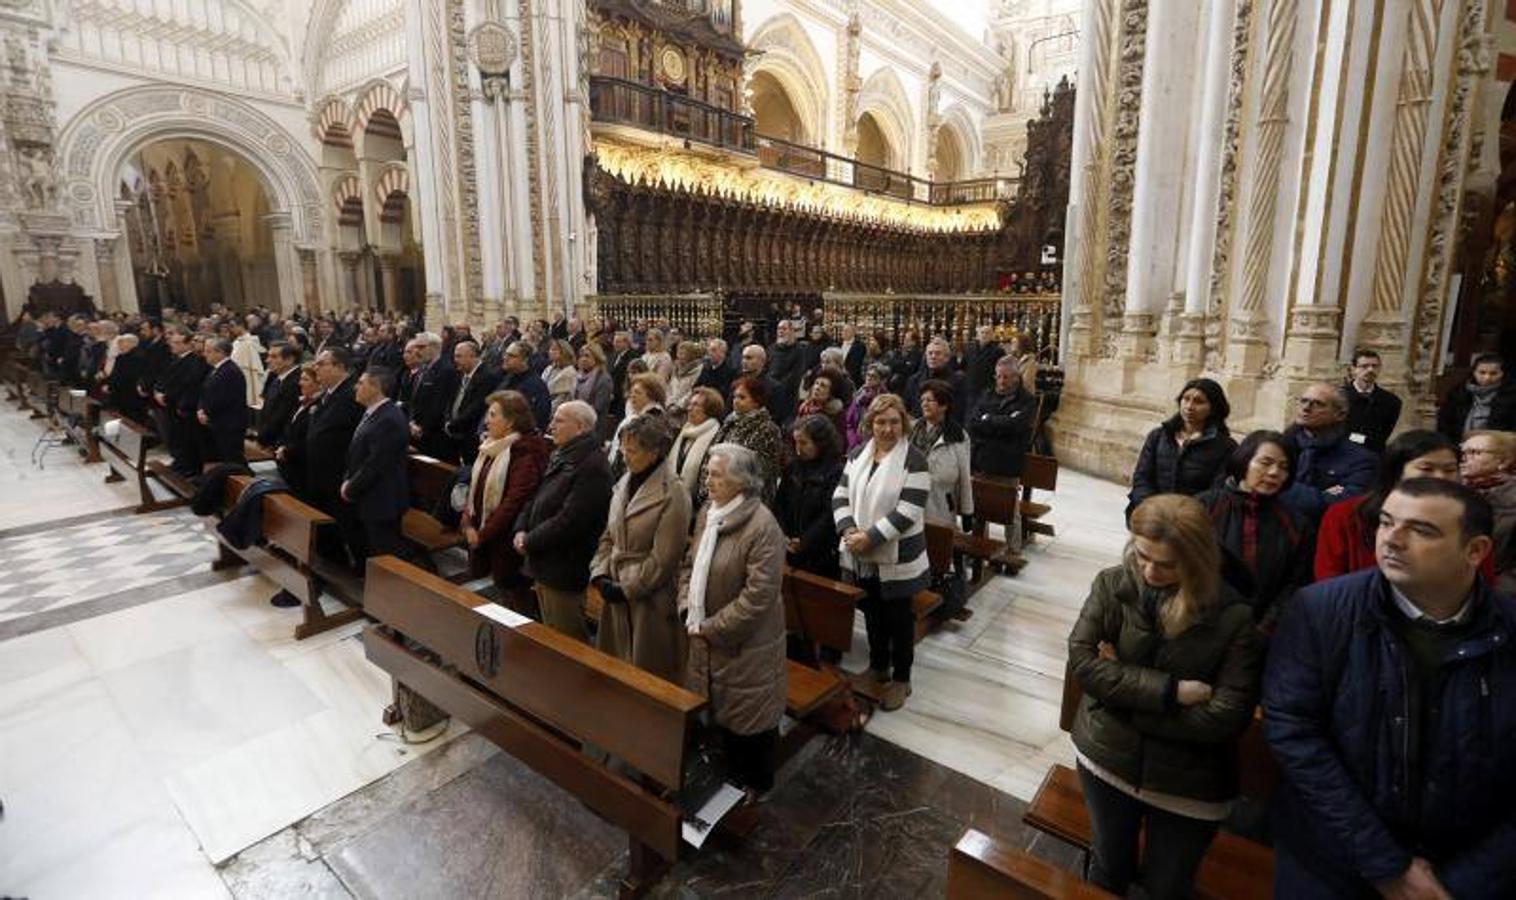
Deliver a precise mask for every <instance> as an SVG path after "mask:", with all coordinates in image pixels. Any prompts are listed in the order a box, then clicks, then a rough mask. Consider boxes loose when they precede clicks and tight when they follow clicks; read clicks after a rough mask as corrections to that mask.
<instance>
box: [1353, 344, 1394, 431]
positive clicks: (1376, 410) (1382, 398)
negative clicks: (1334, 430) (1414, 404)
mask: <svg viewBox="0 0 1516 900" xmlns="http://www.w3.org/2000/svg"><path fill="white" fill-rule="evenodd" d="M1382 365H1383V364H1382V363H1381V362H1380V359H1379V354H1378V353H1375V352H1374V351H1373V350H1370V349H1368V348H1366V347H1359V348H1358V349H1356V350H1354V351H1353V364H1352V366H1351V367H1349V370H1348V377H1347V379H1346V380H1345V381H1344V382H1343V385H1342V394H1343V396H1344V397H1346V398H1347V401H1348V421H1347V428H1348V440H1350V441H1353V442H1355V443H1359V444H1362V445H1363V446H1365V447H1367V448H1369V449H1370V450H1373V451H1374V452H1375V453H1383V452H1384V445H1385V443H1386V442H1387V441H1389V439H1390V433H1391V432H1393V431H1394V430H1395V423H1396V422H1398V421H1400V407H1401V402H1400V398H1399V397H1397V396H1395V394H1393V393H1391V392H1390V391H1387V390H1385V389H1384V388H1382V387H1380V386H1379V369H1380V367H1381V366H1382Z"/></svg>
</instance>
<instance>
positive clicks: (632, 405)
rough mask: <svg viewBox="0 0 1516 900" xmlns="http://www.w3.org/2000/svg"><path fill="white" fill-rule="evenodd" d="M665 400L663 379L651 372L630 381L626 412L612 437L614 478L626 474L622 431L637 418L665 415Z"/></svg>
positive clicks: (611, 455)
mask: <svg viewBox="0 0 1516 900" xmlns="http://www.w3.org/2000/svg"><path fill="white" fill-rule="evenodd" d="M663 399H664V388H663V379H661V378H659V377H658V376H657V375H654V374H653V373H651V372H639V373H638V374H636V375H633V376H632V377H631V378H630V379H629V380H628V382H627V386H626V411H625V412H624V413H623V415H622V416H621V422H620V423H619V424H618V425H617V426H616V433H615V434H614V435H612V436H611V448H610V453H609V454H608V455H609V457H610V460H611V477H612V478H620V477H621V476H622V475H623V474H624V473H625V472H626V460H624V459H622V458H621V431H622V429H624V428H626V423H628V422H630V421H631V420H632V419H634V418H636V417H637V416H661V415H663Z"/></svg>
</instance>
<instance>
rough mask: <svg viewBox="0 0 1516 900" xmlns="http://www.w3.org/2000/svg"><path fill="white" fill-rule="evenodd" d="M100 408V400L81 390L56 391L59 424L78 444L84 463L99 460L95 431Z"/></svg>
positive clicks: (98, 447) (98, 444) (98, 442)
mask: <svg viewBox="0 0 1516 900" xmlns="http://www.w3.org/2000/svg"><path fill="white" fill-rule="evenodd" d="M100 409H101V404H100V401H99V400H96V399H95V398H94V397H91V396H90V395H89V394H87V393H85V392H84V391H82V390H78V389H75V390H60V391H59V392H58V417H59V420H60V421H59V424H60V425H61V426H62V427H63V430H64V431H65V432H67V433H68V436H69V438H71V439H72V440H73V442H74V444H75V445H76V446H78V448H79V453H80V454H82V455H83V456H84V461H85V462H86V463H97V462H100V461H101V456H100V438H99V435H98V433H97V431H98V428H99V425H100Z"/></svg>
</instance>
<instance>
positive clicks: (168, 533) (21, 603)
mask: <svg viewBox="0 0 1516 900" xmlns="http://www.w3.org/2000/svg"><path fill="white" fill-rule="evenodd" d="M215 555H216V542H215V539H214V538H212V537H211V535H210V533H209V532H207V530H206V528H205V524H204V522H203V521H202V520H201V519H200V518H199V517H198V516H196V515H194V514H193V513H191V512H190V511H189V510H188V509H176V510H170V511H167V512H162V513H156V514H153V515H144V516H112V517H107V518H103V519H101V520H99V521H95V522H88V523H84V524H78V525H71V526H65V527H62V528H56V529H50V530H45V531H40V532H34V533H31V534H26V535H22V536H17V537H11V538H5V539H0V622H6V621H10V620H14V619H18V618H21V617H23V616H28V615H32V614H35V613H39V612H44V611H49V610H56V609H58V608H60V607H64V606H69V605H72V604H75V603H82V602H84V601H86V600H92V599H94V598H97V597H102V596H105V595H108V594H115V593H119V592H121V591H126V590H132V589H135V588H142V587H147V586H150V585H153V584H156V583H158V582H162V581H168V580H170V579H173V578H178V577H180V576H183V575H188V574H191V573H193V572H198V571H204V570H206V569H207V568H209V565H210V562H211V560H213V559H214V558H215Z"/></svg>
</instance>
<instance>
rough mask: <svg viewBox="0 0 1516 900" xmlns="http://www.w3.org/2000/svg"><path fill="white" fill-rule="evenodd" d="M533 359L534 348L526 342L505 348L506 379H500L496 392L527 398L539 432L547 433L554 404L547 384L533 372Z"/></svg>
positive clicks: (519, 342)
mask: <svg viewBox="0 0 1516 900" xmlns="http://www.w3.org/2000/svg"><path fill="white" fill-rule="evenodd" d="M531 359H532V346H531V345H530V344H528V343H527V342H526V341H516V342H515V343H513V344H511V345H510V346H509V347H507V348H505V360H504V369H505V377H504V378H502V379H500V384H499V386H498V387H497V388H496V390H501V391H517V392H519V393H520V394H521V396H523V397H525V398H526V402H527V404H528V405H529V406H531V408H532V418H533V419H535V420H536V421H537V430H538V431H544V432H545V431H547V423H548V421H549V420H550V419H551V418H552V416H553V402H552V398H551V397H550V396H548V392H547V384H546V382H544V381H543V380H542V376H541V375H538V374H537V373H536V372H535V371H533V370H532V367H531Z"/></svg>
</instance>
